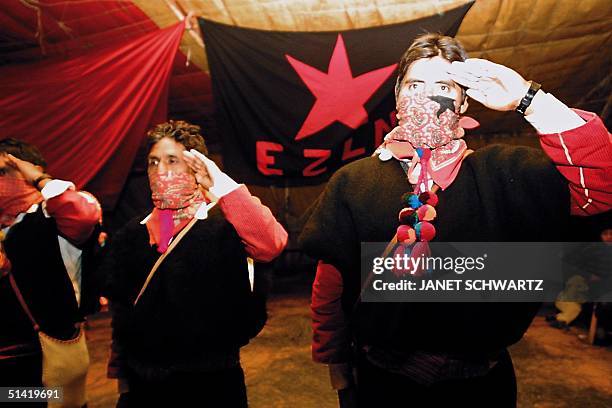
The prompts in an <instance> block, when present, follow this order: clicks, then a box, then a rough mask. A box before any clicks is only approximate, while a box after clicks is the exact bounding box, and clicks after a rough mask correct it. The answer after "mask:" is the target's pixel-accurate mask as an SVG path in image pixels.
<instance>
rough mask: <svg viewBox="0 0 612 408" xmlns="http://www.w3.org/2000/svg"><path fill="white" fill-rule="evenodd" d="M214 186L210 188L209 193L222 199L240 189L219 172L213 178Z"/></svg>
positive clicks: (228, 177) (238, 185)
mask: <svg viewBox="0 0 612 408" xmlns="http://www.w3.org/2000/svg"><path fill="white" fill-rule="evenodd" d="M214 183H215V184H214V185H213V186H212V187H211V188H210V192H211V193H213V194H214V195H215V196H216V197H219V198H221V197H223V196H226V195H228V194H229V193H231V192H232V191H234V190H236V189H237V188H238V187H240V184H238V183H236V182H235V181H234V180H233V179H232V178H231V177H230V176H228V175H227V174H225V173H222V172H220V173H219V174H215V176H214Z"/></svg>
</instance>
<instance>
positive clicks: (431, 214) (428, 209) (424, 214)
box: [417, 204, 437, 221]
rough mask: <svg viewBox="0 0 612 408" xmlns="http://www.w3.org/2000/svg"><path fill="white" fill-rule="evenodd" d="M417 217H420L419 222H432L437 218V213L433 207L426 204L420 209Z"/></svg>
mask: <svg viewBox="0 0 612 408" xmlns="http://www.w3.org/2000/svg"><path fill="white" fill-rule="evenodd" d="M417 215H418V216H419V221H432V220H433V219H435V218H436V215H437V213H436V209H435V208H433V206H431V205H429V204H425V205H422V206H420V207H419V209H418V210H417Z"/></svg>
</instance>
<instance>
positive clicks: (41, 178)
mask: <svg viewBox="0 0 612 408" xmlns="http://www.w3.org/2000/svg"><path fill="white" fill-rule="evenodd" d="M52 178H53V176H52V175H50V174H47V173H43V174H41V175H40V177H37V178H36V180H34V181H33V182H32V185H33V186H34V187H36V188H37V189H38V190H40V189H41V188H40V187H39V186H38V185H39V184H40V182H41V181H43V180H47V179H52Z"/></svg>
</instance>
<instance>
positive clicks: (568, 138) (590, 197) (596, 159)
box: [540, 109, 612, 215]
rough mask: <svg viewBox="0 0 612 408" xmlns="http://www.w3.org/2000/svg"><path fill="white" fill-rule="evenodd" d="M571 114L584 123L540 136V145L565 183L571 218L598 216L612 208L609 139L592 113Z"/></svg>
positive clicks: (611, 144) (610, 139) (610, 142)
mask: <svg viewBox="0 0 612 408" xmlns="http://www.w3.org/2000/svg"><path fill="white" fill-rule="evenodd" d="M574 111H575V112H576V113H577V114H578V115H580V117H582V118H583V119H584V120H586V121H587V122H586V123H585V124H584V125H582V126H580V127H578V128H576V129H571V130H567V131H565V132H560V133H554V134H543V135H540V144H541V145H542V148H543V149H544V151H545V152H546V154H547V155H548V156H549V157H550V158H551V159H552V161H553V162H554V163H555V166H557V169H558V170H559V172H560V173H561V174H562V175H563V176H564V177H565V178H566V179H567V180H568V181H569V189H570V196H571V213H572V215H593V214H598V213H602V212H605V211H608V210H610V209H611V208H612V136H611V135H610V132H608V130H607V129H606V127H605V125H604V124H603V122H602V121H601V119H600V118H599V117H598V116H597V115H596V114H594V113H590V112H585V111H581V110H578V109H574Z"/></svg>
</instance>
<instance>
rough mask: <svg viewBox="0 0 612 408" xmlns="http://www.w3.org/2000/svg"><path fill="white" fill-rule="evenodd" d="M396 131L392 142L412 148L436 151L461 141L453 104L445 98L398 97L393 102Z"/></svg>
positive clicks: (452, 101) (417, 95)
mask: <svg viewBox="0 0 612 408" xmlns="http://www.w3.org/2000/svg"><path fill="white" fill-rule="evenodd" d="M397 116H398V119H399V129H398V130H397V131H396V132H395V133H394V135H393V139H394V140H401V141H407V142H410V144H411V145H412V147H414V148H415V149H416V148H417V147H423V148H429V149H436V148H438V147H441V146H444V145H447V144H448V143H450V142H451V141H453V140H455V139H459V138H461V137H463V135H464V131H463V129H462V128H461V127H460V126H459V115H458V114H457V113H455V101H454V99H452V98H447V97H445V96H425V95H423V94H415V95H400V96H399V99H398V102H397Z"/></svg>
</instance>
